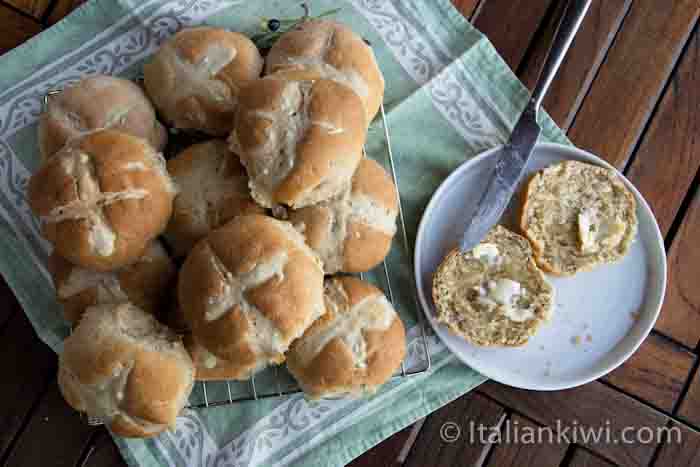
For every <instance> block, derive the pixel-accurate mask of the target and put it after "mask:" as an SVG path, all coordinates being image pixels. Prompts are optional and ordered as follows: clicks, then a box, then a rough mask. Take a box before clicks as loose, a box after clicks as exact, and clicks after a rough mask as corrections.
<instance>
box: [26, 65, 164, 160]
mask: <svg viewBox="0 0 700 467" xmlns="http://www.w3.org/2000/svg"><path fill="white" fill-rule="evenodd" d="M107 128H109V129H112V130H117V131H121V132H123V133H128V134H130V135H134V136H138V137H140V138H143V139H145V140H147V141H148V142H149V143H151V145H153V147H154V148H155V149H156V150H157V151H162V150H163V148H164V147H165V143H166V142H167V140H168V134H167V132H166V130H165V128H164V127H163V125H161V124H160V122H158V120H157V119H156V112H155V110H154V109H153V105H152V104H151V102H150V101H149V100H148V97H146V94H145V93H144V92H143V90H142V89H141V88H140V87H139V86H137V85H136V84H134V83H132V82H131V81H129V80H126V79H121V78H116V77H113V76H104V75H96V76H90V77H87V78H83V79H81V80H80V81H78V82H77V83H75V84H72V85H70V86H68V87H66V88H64V89H63V90H61V91H58V92H56V93H52V94H49V95H48V97H47V104H46V109H45V110H44V113H42V114H41V117H40V118H39V151H40V152H41V155H42V157H43V158H44V159H46V158H48V157H49V156H52V155H53V154H55V153H56V152H58V151H59V150H60V149H61V148H63V146H65V145H66V143H67V142H68V141H71V140H73V139H76V138H79V137H80V136H83V135H85V134H86V133H88V132H91V131H95V130H101V129H107Z"/></svg>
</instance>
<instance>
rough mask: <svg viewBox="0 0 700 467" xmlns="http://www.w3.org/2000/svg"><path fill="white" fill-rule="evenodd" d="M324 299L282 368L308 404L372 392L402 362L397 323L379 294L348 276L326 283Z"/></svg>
mask: <svg viewBox="0 0 700 467" xmlns="http://www.w3.org/2000/svg"><path fill="white" fill-rule="evenodd" d="M325 298H326V303H327V312H326V315H324V316H323V317H322V318H321V319H319V320H318V321H316V323H314V325H313V326H312V327H311V328H309V330H307V331H306V333H304V336H303V337H302V338H300V339H299V340H297V341H295V343H294V344H293V345H292V348H291V350H290V352H289V354H288V355H287V367H288V368H289V370H290V372H291V373H292V375H294V377H295V378H296V379H297V381H298V382H299V384H300V386H301V387H302V388H303V389H304V392H305V393H306V394H307V396H308V397H310V398H312V399H317V398H322V397H330V396H338V395H347V394H350V395H353V396H359V395H363V394H368V393H372V392H374V391H375V390H376V389H377V388H378V387H379V386H380V385H382V384H384V383H385V382H386V381H387V380H388V379H389V378H390V377H391V375H392V374H393V373H394V371H396V370H397V369H398V367H399V366H400V364H401V362H402V361H403V359H404V357H405V353H406V338H405V331H404V327H403V323H402V321H401V319H400V318H399V317H398V316H397V315H396V313H395V312H394V311H393V308H392V307H391V305H390V304H389V303H388V302H387V301H386V298H385V297H384V295H383V294H382V293H381V291H380V290H379V289H377V288H376V287H374V286H373V285H371V284H369V283H368V282H364V281H361V280H359V279H356V278H354V277H349V276H342V277H338V278H335V279H330V280H329V281H328V282H327V286H326V295H325ZM348 320H354V321H353V322H352V324H351V325H350V326H348V325H347V324H348ZM336 330H337V331H336ZM346 340H348V341H351V342H355V343H356V344H355V345H354V346H350V345H349V344H347V343H346ZM355 346H356V347H357V348H360V349H361V348H364V353H361V354H358V355H355V354H354V352H355V350H354V349H353V347H355ZM319 347H320V348H319Z"/></svg>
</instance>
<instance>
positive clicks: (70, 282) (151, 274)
mask: <svg viewBox="0 0 700 467" xmlns="http://www.w3.org/2000/svg"><path fill="white" fill-rule="evenodd" d="M48 266H49V272H50V273H51V277H52V278H53V282H54V286H55V288H56V295H57V297H58V301H59V303H60V304H61V305H62V306H63V316H64V317H65V319H66V321H68V322H69V323H71V324H76V323H77V322H78V320H79V319H80V317H81V316H82V315H83V312H84V311H85V309H86V308H88V307H90V306H93V305H105V304H110V303H125V302H131V303H133V304H134V305H136V306H138V307H139V308H141V309H142V310H143V311H145V312H147V313H150V314H152V315H154V316H158V315H159V314H160V313H159V312H160V311H161V310H162V309H163V308H165V305H166V304H167V303H168V301H169V297H168V289H169V287H170V286H171V285H173V281H174V279H175V274H176V269H175V265H174V264H173V262H172V261H171V260H170V257H169V256H168V253H167V252H166V251H165V249H164V248H163V245H161V244H160V242H159V241H158V240H154V241H153V242H151V243H150V244H149V245H148V248H146V252H145V253H144V254H143V256H141V257H140V258H139V259H138V260H137V261H136V262H135V263H133V264H130V265H129V266H126V267H124V268H121V269H118V270H116V271H92V270H90V269H85V268H82V267H80V266H76V265H74V264H72V263H70V262H69V261H67V260H65V259H64V258H63V257H61V256H60V255H57V254H56V253H53V254H52V255H51V256H50V257H49V265H48Z"/></svg>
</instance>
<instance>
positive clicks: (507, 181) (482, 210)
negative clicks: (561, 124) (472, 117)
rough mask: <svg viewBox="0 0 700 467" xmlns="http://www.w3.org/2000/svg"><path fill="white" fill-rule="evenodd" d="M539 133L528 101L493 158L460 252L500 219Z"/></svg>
mask: <svg viewBox="0 0 700 467" xmlns="http://www.w3.org/2000/svg"><path fill="white" fill-rule="evenodd" d="M540 132H541V129H540V126H539V125H538V124H537V112H536V109H535V107H534V103H533V102H532V101H531V102H530V103H529V104H528V106H527V108H526V109H525V111H524V112H523V113H522V115H520V118H519V119H518V123H516V125H515V128H514V129H513V133H512V134H511V136H510V140H509V141H508V143H507V144H506V145H505V146H503V148H501V149H500V150H499V151H497V152H496V153H495V154H494V155H493V156H492V157H494V158H495V159H496V165H495V168H494V171H493V173H492V175H491V178H490V179H489V181H488V183H487V185H486V191H484V193H483V194H482V195H481V198H480V199H479V203H478V204H477V206H476V209H475V210H474V213H473V214H472V217H471V220H470V221H469V224H468V225H467V228H466V230H465V231H464V235H463V237H462V241H461V243H460V249H461V250H462V251H468V250H471V249H472V248H474V247H475V246H476V245H477V244H478V243H479V242H480V241H481V239H483V238H484V237H485V236H486V234H487V233H488V231H489V230H490V229H491V227H493V225H494V224H496V223H497V222H498V220H499V219H500V218H501V216H502V215H503V211H505V209H506V206H508V203H509V202H510V199H511V198H512V197H513V193H514V191H515V189H516V187H517V186H518V183H519V182H520V179H521V178H522V176H523V173H524V172H525V166H526V165H527V161H528V159H529V158H530V154H532V150H533V149H534V147H535V143H536V142H537V138H538V137H539V135H540Z"/></svg>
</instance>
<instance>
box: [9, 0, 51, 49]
mask: <svg viewBox="0 0 700 467" xmlns="http://www.w3.org/2000/svg"><path fill="white" fill-rule="evenodd" d="M0 24H1V25H2V32H1V33H0V55H2V54H4V53H5V52H7V51H8V50H11V49H13V48H15V47H17V46H18V45H20V44H21V43H22V42H24V41H26V40H27V39H29V38H30V37H32V36H33V35H35V34H38V33H39V32H40V31H41V25H39V23H37V22H35V21H32V20H31V19H30V18H27V17H26V16H22V15H21V14H19V13H17V12H16V11H14V10H12V9H11V8H9V7H7V6H5V5H2V4H0Z"/></svg>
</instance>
